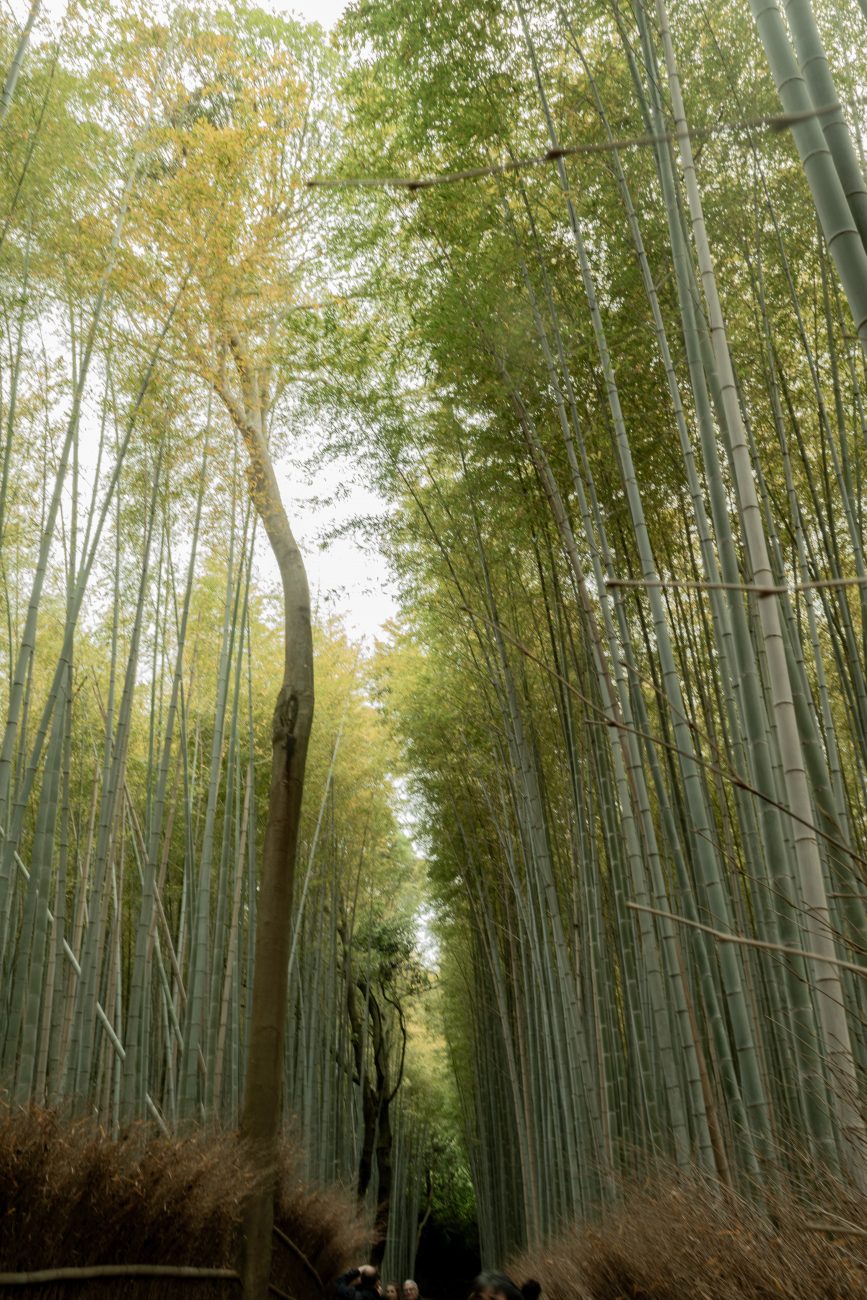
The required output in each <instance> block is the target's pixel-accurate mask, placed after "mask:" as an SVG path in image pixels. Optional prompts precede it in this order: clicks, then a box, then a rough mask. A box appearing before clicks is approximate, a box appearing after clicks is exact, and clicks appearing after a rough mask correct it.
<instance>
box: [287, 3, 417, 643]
mask: <svg viewBox="0 0 867 1300" xmlns="http://www.w3.org/2000/svg"><path fill="white" fill-rule="evenodd" d="M266 3H267V0H266ZM271 3H272V4H274V7H275V8H284V7H285V8H286V9H287V10H288V11H289V12H291V13H294V14H297V15H298V16H299V17H301V18H305V19H306V20H307V21H308V22H318V23H321V24H322V26H323V27H331V26H333V25H334V23H335V22H336V21H337V19H338V18H339V17H340V15H341V13H342V12H343V10H344V9H345V8H346V0H290V3H287V4H286V5H285V6H284V5H283V4H281V3H280V0H271ZM281 471H282V472H281ZM278 477H279V478H280V482H281V487H282V488H283V496H284V500H285V502H286V507H287V510H288V512H289V515H290V518H291V519H292V521H293V526H294V525H296V524H297V529H296V531H297V535H298V540H299V543H300V544H301V547H302V549H303V551H304V558H305V561H306V563H307V571H308V574H309V576H310V586H311V589H312V591H313V597H314V600H316V599H317V597H318V601H319V603H320V605H321V606H322V607H323V608H325V609H327V610H329V611H331V610H334V611H335V612H340V613H342V614H343V616H344V617H345V618H346V620H347V622H348V623H349V624H350V626H351V627H352V628H353V629H354V631H355V632H356V633H358V634H361V635H364V636H375V635H376V634H377V632H378V631H379V629H380V628H381V626H382V624H383V623H384V622H385V621H386V620H387V619H389V618H391V617H392V616H393V614H394V613H395V609H396V605H395V598H394V592H393V589H392V587H391V584H390V580H389V573H388V568H387V565H386V562H385V559H384V557H383V556H382V554H381V553H380V552H379V551H378V550H376V549H371V548H370V547H364V546H363V545H362V541H361V539H360V538H358V539H353V538H352V537H351V536H347V537H343V538H341V539H339V540H338V541H335V542H331V543H330V544H328V545H327V546H325V547H323V548H320V545H319V541H320V539H321V538H322V537H323V535H324V534H326V533H328V532H331V531H333V530H334V529H335V528H338V527H340V526H341V525H342V524H344V523H346V522H347V521H348V520H350V519H353V518H356V517H357V516H359V515H369V514H377V513H379V512H380V511H381V510H382V508H383V502H382V501H381V500H379V499H378V498H376V497H375V496H374V495H373V494H372V493H371V492H370V491H369V490H367V489H366V488H365V486H364V485H363V484H362V483H360V482H359V481H358V478H359V475H358V472H357V471H356V470H354V468H353V466H352V465H350V464H345V463H344V464H343V465H339V466H331V467H329V468H328V469H327V470H326V471H325V472H324V474H322V475H321V476H320V477H319V479H318V481H314V482H312V483H307V484H304V485H302V484H301V483H299V482H298V479H297V476H296V475H295V474H294V473H293V467H292V466H291V465H289V464H286V465H284V466H282V467H280V468H278ZM338 491H339V492H340V498H341V499H340V500H336V501H334V502H333V504H332V505H329V506H326V507H323V506H322V505H321V504H320V505H317V506H316V508H315V509H314V508H311V506H310V504H309V499H310V497H312V496H319V497H323V496H324V497H332V496H333V495H334V494H335V493H337V492H338Z"/></svg>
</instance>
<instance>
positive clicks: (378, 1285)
mask: <svg viewBox="0 0 867 1300" xmlns="http://www.w3.org/2000/svg"><path fill="white" fill-rule="evenodd" d="M359 1271H360V1273H361V1277H360V1278H359V1279H358V1281H359V1285H360V1286H363V1287H365V1288H366V1289H367V1290H368V1291H369V1290H371V1288H372V1289H373V1290H374V1291H375V1292H376V1294H377V1295H382V1282H381V1281H380V1278H379V1273H378V1272H377V1270H376V1269H375V1268H374V1266H373V1265H372V1264H363V1265H362V1267H361V1269H360V1270H359Z"/></svg>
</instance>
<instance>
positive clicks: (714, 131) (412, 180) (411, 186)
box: [304, 104, 840, 191]
mask: <svg viewBox="0 0 867 1300" xmlns="http://www.w3.org/2000/svg"><path fill="white" fill-rule="evenodd" d="M839 109H840V105H839V104H827V105H825V106H824V107H823V108H811V109H805V110H804V111H803V112H800V113H771V114H764V115H762V116H761V117H746V118H740V119H738V120H736V121H732V122H720V123H718V124H717V125H716V126H706V127H698V128H694V129H693V130H691V131H690V135H692V137H693V138H697V139H701V140H703V139H709V138H710V137H712V136H715V135H721V134H723V133H724V132H726V131H784V130H786V129H787V128H788V127H790V126H797V125H798V124H799V123H800V122H806V121H807V120H808V119H809V118H813V117H822V116H824V115H825V114H826V113H836V112H838V111H839ZM677 139H678V133H677V132H676V131H659V132H652V131H651V132H648V133H647V134H646V135H630V136H624V137H623V138H622V139H619V140H599V141H597V140H588V141H586V142H584V143H582V144H570V145H560V146H558V147H557V148H554V149H546V150H545V152H544V153H541V154H531V155H530V156H529V157H527V158H506V159H503V161H502V162H498V163H490V164H489V165H488V166H485V167H469V168H467V169H466V170H464V171H459V172H441V173H438V174H436V175H431V176H316V177H313V178H312V179H311V180H309V181H305V182H304V184H305V185H306V186H307V188H308V189H337V190H339V189H350V188H362V189H402V190H411V191H412V190H427V189H432V188H433V187H434V186H437V185H455V184H457V183H458V182H459V181H475V180H481V179H482V178H484V177H485V176H502V175H503V174H504V173H506V172H513V171H520V170H521V169H522V168H524V167H540V166H542V165H543V164H544V163H549V162H558V161H559V160H560V159H561V158H575V157H579V156H580V155H582V154H596V153H612V152H613V151H615V150H617V149H641V148H648V147H650V146H652V145H657V144H663V143H665V142H666V141H669V142H671V141H674V140H677Z"/></svg>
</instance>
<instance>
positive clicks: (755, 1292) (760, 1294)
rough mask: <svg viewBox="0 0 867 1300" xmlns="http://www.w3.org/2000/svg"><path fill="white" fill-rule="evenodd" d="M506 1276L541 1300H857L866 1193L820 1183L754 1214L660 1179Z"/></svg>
mask: <svg viewBox="0 0 867 1300" xmlns="http://www.w3.org/2000/svg"><path fill="white" fill-rule="evenodd" d="M819 1206H821V1209H819V1208H817V1207H819ZM818 1224H822V1225H827V1224H835V1225H837V1227H838V1229H840V1230H839V1231H836V1232H825V1231H818V1230H816V1225H818ZM851 1229H855V1231H854V1232H852V1231H851ZM859 1229H860V1230H861V1231H862V1232H864V1235H859V1231H858V1230H859ZM510 1271H511V1272H512V1273H513V1274H514V1276H516V1277H519V1278H524V1277H528V1276H533V1277H536V1278H538V1279H539V1280H540V1282H541V1283H542V1286H543V1294H544V1296H545V1300H636V1298H640V1300H772V1298H773V1300H780V1298H781V1297H786V1300H863V1298H864V1297H867V1197H864V1196H861V1195H859V1194H858V1193H853V1192H852V1191H851V1190H848V1189H844V1188H842V1187H840V1186H837V1185H835V1184H831V1183H828V1182H825V1183H824V1185H823V1186H822V1187H821V1188H820V1189H819V1190H818V1191H817V1192H815V1194H814V1195H813V1196H812V1197H806V1196H803V1195H802V1196H800V1197H796V1196H795V1195H794V1194H788V1195H778V1196H777V1197H775V1198H774V1200H773V1202H771V1203H768V1202H767V1201H766V1202H765V1208H764V1210H761V1211H760V1210H758V1209H757V1208H756V1206H755V1205H754V1204H751V1203H749V1202H747V1201H745V1200H742V1199H741V1198H739V1197H736V1196H733V1195H730V1194H724V1193H721V1192H719V1191H718V1190H714V1189H713V1188H711V1187H709V1186H708V1185H707V1184H704V1183H701V1182H699V1181H698V1180H693V1179H689V1178H684V1177H676V1176H675V1177H672V1176H667V1177H656V1178H654V1179H653V1180H649V1181H647V1182H645V1183H642V1184H640V1185H633V1186H632V1187H629V1188H627V1189H626V1192H625V1196H624V1199H623V1201H622V1202H621V1203H620V1204H619V1205H618V1206H617V1208H615V1209H611V1210H609V1211H608V1212H607V1213H606V1214H604V1215H603V1216H602V1218H601V1219H600V1221H599V1222H598V1223H595V1224H583V1225H580V1226H576V1227H575V1228H573V1229H572V1230H571V1231H570V1232H566V1233H564V1234H563V1235H562V1236H560V1237H558V1238H556V1239H555V1240H553V1241H551V1242H549V1243H548V1244H547V1245H546V1246H544V1247H543V1248H540V1249H539V1250H535V1251H531V1252H528V1253H527V1254H526V1255H525V1256H524V1257H522V1258H521V1259H519V1260H516V1261H514V1262H513V1265H512V1267H511V1270H510Z"/></svg>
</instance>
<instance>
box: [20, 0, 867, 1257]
mask: <svg viewBox="0 0 867 1300" xmlns="http://www.w3.org/2000/svg"><path fill="white" fill-rule="evenodd" d="M865 47H867V32H865V14H864V13H863V12H862V10H861V8H859V7H858V6H857V5H855V4H851V5H850V4H848V3H846V4H844V3H843V2H842V0H841V3H840V4H838V5H828V6H826V7H825V8H821V7H817V9H816V11H815V12H814V9H813V7H812V6H811V3H810V0H786V3H785V4H782V0H781V2H780V3H777V0H761V3H760V2H759V0H755V3H754V4H752V3H751V8H750V10H749V11H748V9H747V7H746V6H738V5H734V4H726V5H714V6H707V5H705V4H704V3H703V0H681V2H680V3H678V4H676V5H673V7H672V10H671V12H670V13H669V12H668V10H667V8H666V3H665V0H643V2H642V0H636V3H621V0H502V2H501V0H473V2H472V3H468V2H467V0H446V2H445V3H436V4H435V3H433V0H390V2H389V3H386V2H385V0H365V2H364V3H362V2H361V0H359V2H358V3H357V4H355V5H351V6H350V8H349V9H348V11H347V12H346V14H345V15H344V17H343V19H342V20H341V22H340V24H339V25H338V29H337V32H336V34H335V37H334V39H333V40H331V41H328V40H326V39H325V38H324V37H323V35H322V33H321V31H320V30H319V29H318V28H315V27H307V26H305V25H304V24H302V23H300V22H296V21H295V20H294V19H289V18H285V17H282V16H276V15H275V14H271V13H266V12H264V11H262V10H259V9H256V8H253V7H246V6H243V5H237V6H234V7H233V9H232V10H231V12H229V11H225V10H220V9H217V8H208V7H207V6H205V5H202V6H201V7H200V8H196V7H189V8H177V9H176V10H173V11H172V12H171V13H170V14H168V15H165V14H163V15H157V14H155V13H152V12H149V11H148V10H147V9H146V8H145V7H144V6H143V7H142V8H141V10H140V11H139V10H137V11H135V12H133V11H129V10H125V11H124V12H123V13H122V12H121V11H120V9H119V8H118V9H113V8H112V7H111V6H110V5H108V4H104V3H100V4H94V5H93V6H90V7H88V8H87V10H86V11H84V10H83V11H76V10H74V9H70V11H69V12H68V13H67V14H66V16H65V17H63V18H62V19H59V20H56V21H55V20H49V19H48V18H44V17H40V16H38V7H37V5H35V4H34V6H33V8H32V9H31V10H30V11H29V12H28V14H25V15H23V16H22V21H21V23H20V24H19V25H18V26H17V27H16V26H14V25H12V24H6V25H4V28H3V59H4V65H3V66H4V67H5V68H6V69H7V72H6V74H5V82H4V89H3V92H2V100H0V131H2V133H3V139H4V145H3V172H2V187H3V191H2V202H0V222H2V224H0V277H2V322H0V323H2V331H3V339H2V363H0V364H2V369H0V401H2V409H0V424H2V437H3V466H2V479H0V529H2V534H0V536H2V579H3V581H2V590H0V604H2V610H3V633H2V635H3V638H4V642H3V644H4V661H5V662H4V672H3V674H2V687H0V690H2V693H3V703H4V712H5V716H6V723H5V730H4V733H3V740H2V750H0V828H2V840H0V957H2V971H3V977H2V978H3V984H2V987H3V1017H2V1039H0V1050H2V1058H0V1059H2V1083H3V1087H4V1088H5V1089H6V1091H7V1092H8V1094H9V1096H10V1098H11V1099H12V1100H13V1101H14V1103H15V1104H27V1103H29V1102H36V1103H39V1104H51V1105H58V1104H61V1103H62V1104H64V1105H68V1106H70V1107H73V1108H78V1109H82V1108H83V1109H86V1110H89V1111H91V1112H95V1113H96V1114H97V1115H98V1116H99V1119H100V1122H101V1123H103V1124H105V1125H106V1126H109V1127H111V1128H113V1129H114V1130H116V1131H119V1130H120V1128H121V1126H122V1125H124V1124H126V1123H128V1122H130V1121H134V1120H143V1119H145V1118H146V1117H150V1119H151V1120H152V1121H153V1122H155V1123H157V1124H159V1125H160V1126H164V1127H165V1128H167V1129H174V1128H176V1127H178V1126H182V1125H184V1124H189V1123H193V1122H198V1123H215V1124H217V1123H219V1124H228V1125H233V1124H235V1123H236V1122H237V1117H238V1111H239V1106H240V1098H241V1094H242V1091H243V1082H244V1078H243V1076H244V1069H245V1061H246V1036H247V1034H248V1032H249V1021H250V1018H249V1011H250V1007H249V992H248V991H249V989H250V988H251V969H252V966H251V963H252V954H253V952H254V948H255V942H256V934H257V879H258V871H259V867H260V865H261V858H262V828H263V824H264V812H263V809H264V807H265V805H266V803H267V791H268V775H267V772H268V767H269V734H268V732H269V726H270V711H271V709H272V708H273V697H274V695H275V693H276V689H277V686H278V685H279V682H280V680H281V667H280V664H281V649H280V644H279V634H278V632H277V630H276V627H277V624H278V623H279V613H278V611H277V608H276V604H277V603H278V602H275V599H274V596H273V593H272V591H271V587H270V585H269V580H268V579H267V577H263V576H262V574H261V573H260V572H259V570H258V569H257V567H256V565H255V563H254V554H255V550H254V543H255V537H256V534H257V531H258V526H257V516H256V511H255V510H254V509H253V505H254V504H255V483H254V482H253V481H252V479H251V476H250V474H249V473H248V472H247V469H246V466H247V460H246V459H245V446H246V445H248V443H249V440H250V437H251V434H250V430H251V428H254V429H255V431H256V437H257V438H258V440H259V443H260V444H261V445H262V446H266V445H267V446H268V447H269V449H270V455H271V456H272V457H273V458H274V460H275V463H276V462H277V461H278V460H279V459H280V458H283V457H285V458H287V463H291V461H292V455H293V450H294V452H295V455H296V457H297V455H298V452H297V449H296V444H295V443H294V442H293V438H294V436H295V435H296V434H297V432H298V430H299V429H303V428H313V429H314V430H315V436H316V437H317V438H318V440H319V443H318V445H319V451H318V453H317V455H319V456H321V457H322V459H323V462H324V459H325V457H326V456H327V455H329V454H331V453H335V452H339V453H340V454H342V455H344V456H346V455H349V456H350V457H352V458H353V461H354V468H355V472H356V473H358V474H362V473H364V474H366V475H367V476H368V478H369V480H370V481H371V482H372V483H375V485H376V487H377V488H378V490H379V491H380V492H381V494H382V495H383V497H384V498H385V500H386V502H387V509H386V510H385V511H384V515H383V518H382V519H380V520H378V521H376V530H377V533H378V536H379V540H380V542H381V544H382V545H383V546H384V547H385V549H386V550H387V552H388V554H389V555H390V557H391V560H392V562H393V566H394V569H395V572H396V574H397V576H398V579H399V582H400V586H401V592H402V597H401V615H400V618H399V619H398V621H397V622H396V623H395V625H394V626H392V627H391V628H390V629H389V630H388V636H387V640H386V644H384V645H382V646H380V647H379V649H378V651H377V653H376V655H375V656H374V658H373V660H372V661H371V659H370V658H369V657H368V656H366V655H365V654H363V653H362V652H360V651H358V650H357V649H356V648H355V647H353V645H352V644H351V642H350V640H349V639H348V638H347V636H346V634H345V633H344V632H343V631H342V629H341V628H340V627H339V626H337V625H335V624H334V623H329V622H328V621H327V620H320V623H319V625H318V627H317V650H316V679H317V686H316V691H317V706H316V722H315V727H314V732H313V736H312V740H311V748H310V752H309V756H308V761H307V778H306V792H305V804H304V816H303V822H302V833H301V843H300V849H299V861H298V867H297V870H296V879H295V887H294V898H293V910H292V933H291V940H290V953H289V960H288V980H289V1023H288V1026H287V1033H286V1048H285V1071H284V1081H285V1086H284V1097H283V1110H284V1117H285V1122H286V1124H287V1126H289V1127H292V1128H294V1129H295V1131H296V1132H297V1133H298V1134H299V1135H300V1139H301V1141H302V1143H303V1146H304V1150H305V1153H306V1161H307V1165H308V1170H309V1172H310V1173H311V1175H314V1176H316V1177H317V1178H319V1179H323V1180H328V1179H342V1180H346V1181H351V1182H353V1184H354V1185H355V1186H356V1188H357V1190H358V1192H359V1195H360V1196H361V1197H362V1199H364V1200H365V1201H366V1204H367V1205H368V1207H369V1209H370V1214H371V1219H372V1221H373V1220H374V1219H376V1218H377V1210H376V1207H377V1206H379V1211H378V1222H377V1224H376V1226H377V1227H378V1228H379V1230H380V1231H381V1232H385V1233H387V1235H386V1238H385V1241H384V1242H383V1243H382V1246H381V1249H382V1248H383V1247H384V1248H385V1250H386V1264H387V1266H388V1267H392V1266H393V1268H394V1270H395V1271H404V1270H408V1269H409V1268H410V1266H411V1264H412V1260H413V1258H414V1255H415V1250H416V1247H417V1242H418V1224H419V1221H420V1220H422V1219H423V1218H424V1215H425V1213H426V1212H429V1211H430V1202H431V1195H432V1193H431V1188H430V1179H429V1178H428V1179H427V1182H426V1181H425V1172H426V1171H429V1170H430V1168H431V1164H432V1159H433V1156H432V1153H433V1152H437V1151H438V1152H439V1153H440V1154H439V1159H440V1161H441V1163H448V1162H449V1161H451V1159H452V1157H451V1155H449V1156H445V1155H444V1154H443V1152H444V1151H446V1150H447V1151H448V1152H452V1151H453V1149H454V1148H453V1145H450V1144H453V1140H454V1135H453V1133H452V1132H451V1128H450V1124H451V1120H450V1118H449V1114H450V1109H451V1108H452V1106H454V1108H455V1109H456V1110H457V1111H458V1112H459V1114H460V1120H461V1123H462V1128H463V1135H464V1140H465V1149H466V1157H467V1160H468V1163H469V1167H470V1170H471V1173H472V1182H473V1186H474V1190H475V1198H476V1207H477V1213H478V1222H479V1229H480V1236H481V1244H482V1254H483V1257H484V1258H485V1259H486V1260H490V1261H491V1262H494V1261H497V1260H502V1259H503V1258H504V1257H505V1256H506V1254H507V1253H508V1252H509V1251H511V1250H513V1249H514V1248H515V1247H516V1246H519V1245H521V1244H522V1243H525V1242H537V1241H539V1240H541V1239H542V1238H543V1237H544V1236H545V1235H546V1234H549V1233H551V1232H552V1231H554V1230H556V1228H557V1227H558V1226H560V1225H561V1224H563V1223H564V1222H566V1221H568V1220H569V1219H570V1218H573V1217H574V1216H576V1215H586V1214H589V1213H591V1212H592V1211H593V1209H594V1207H595V1206H597V1205H598V1204H599V1202H600V1201H604V1200H605V1199H607V1198H609V1197H612V1196H614V1195H616V1192H617V1187H618V1181H619V1179H620V1178H621V1176H622V1175H623V1174H624V1173H628V1172H630V1171H635V1170H641V1169H644V1168H646V1167H647V1166H648V1165H649V1164H650V1163H651V1162H653V1161H662V1162H673V1163H674V1164H676V1165H677V1166H679V1167H681V1168H693V1167H695V1168H698V1169H699V1170H701V1171H702V1172H703V1173H704V1174H706V1175H707V1176H708V1178H709V1179H711V1180H715V1181H718V1182H720V1183H722V1184H724V1185H727V1186H730V1187H732V1188H734V1189H737V1190H739V1191H742V1192H744V1193H749V1194H751V1195H755V1196H757V1197H758V1198H759V1199H760V1198H761V1194H762V1190H763V1188H765V1187H769V1188H770V1187H772V1186H773V1185H774V1184H775V1183H776V1182H777V1181H778V1180H785V1179H790V1178H792V1177H796V1178H798V1177H806V1176H807V1175H808V1173H810V1172H813V1173H815V1171H818V1170H822V1171H829V1172H830V1173H831V1174H832V1175H833V1176H835V1177H838V1178H840V1179H842V1180H844V1181H846V1182H849V1183H851V1184H852V1185H854V1186H858V1187H860V1188H862V1189H863V1187H864V1184H865V1182H867V1146H865V1139H867V1133H865V1117H864V1106H865V1082H864V1080H865V1074H864V1070H865V1065H867V1030H865V1013H867V984H865V979H864V968H865V966H867V913H865V897H867V875H865V866H867V801H865V774H867V570H865V557H864V547H863V520H864V492H865V483H864V435H865V431H867V413H865V396H864V359H865V353H864V347H865V343H867V298H865V294H867V289H865V286H867V186H865V182H864V171H865V162H864V156H863V147H862V139H861V134H860V128H861V125H862V123H863V120H864V112H863V109H864V106H863V102H862V88H861V85H860V81H859V75H858V69H859V67H860V65H861V63H862V62H863V56H864V53H865ZM463 173H471V175H468V176H465V177H464V178H463V179H461V178H460V176H461V174H463ZM309 182H312V183H309ZM359 182H363V183H359ZM254 477H255V473H254V475H253V478H254ZM289 491H290V493H291V489H289ZM251 492H253V493H254V495H253V496H252V497H251ZM266 529H267V520H266ZM398 750H400V753H398ZM399 771H403V772H406V773H408V774H409V776H408V781H409V785H410V788H411V791H412V797H411V803H412V807H413V810H414V815H415V816H416V818H417V820H418V830H417V833H416V839H417V840H418V844H419V845H420V846H421V849H422V850H423V852H424V854H425V856H426V858H427V867H428V870H427V882H426V884H425V883H424V882H423V881H422V879H421V874H420V868H419V863H418V861H417V858H416V851H415V850H414V849H413V847H412V846H411V844H410V843H409V841H408V839H407V836H406V834H405V832H404V831H403V830H402V829H401V825H402V814H401V812H400V810H399V806H398V804H399V801H398V799H397V795H396V789H397V787H396V785H395V782H394V780H393V777H394V774H395V773H397V772H399ZM426 898H427V899H428V900H429V902H430V904H431V906H432V909H433V915H434V921H433V923H432V924H433V928H434V930H435V933H436V944H437V949H438V956H437V960H436V963H435V965H436V979H435V978H434V971H433V965H434V963H432V962H431V960H430V959H428V960H427V964H426V963H425V961H423V960H421V958H420V955H419V952H418V945H417V940H416V937H415V935H416V930H415V929H414V927H415V926H417V922H418V917H419V916H420V915H421V914H422V909H423V905H424V902H425V899H426ZM434 984H435V985H436V987H433V985H434ZM440 1002H441V1003H442V1006H443V1009H444V1013H445V1025H446V1035H447V1040H448V1055H449V1059H450V1062H451V1067H452V1069H453V1079H454V1089H455V1093H454V1096H455V1098H456V1101H454V1102H452V1101H450V1100H449V1098H448V1096H447V1093H448V1089H447V1088H446V1086H445V1084H444V1083H443V1082H442V1063H441V1057H442V1055H443V1052H442V1050H441V1049H440V1048H439V1047H438V1046H437V1045H436V1033H437V1031H436V1030H435V1029H434V1028H432V1026H433V1024H434V1021H435V1016H436V1010H437V1008H438V1007H439V1005H440ZM457 1163H460V1162H459V1161H458V1162H457ZM459 1182H460V1179H459V1178H458V1179H457V1180H456V1184H455V1186H457V1184H458V1183H459ZM453 1193H454V1196H455V1197H456V1198H457V1199H460V1197H461V1196H462V1195H463V1193H462V1192H461V1191H460V1190H455V1189H454V1188H453ZM425 1197H427V1202H428V1204H427V1211H426V1210H425V1206H424V1200H425ZM389 1203H390V1204H391V1205H392V1206H397V1205H399V1206H400V1212H399V1214H396V1215H394V1214H393V1215H392V1220H391V1223H390V1225H388V1224H386V1222H385V1220H384V1218H383V1214H382V1206H383V1205H385V1206H388V1204H389Z"/></svg>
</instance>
